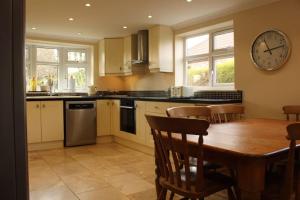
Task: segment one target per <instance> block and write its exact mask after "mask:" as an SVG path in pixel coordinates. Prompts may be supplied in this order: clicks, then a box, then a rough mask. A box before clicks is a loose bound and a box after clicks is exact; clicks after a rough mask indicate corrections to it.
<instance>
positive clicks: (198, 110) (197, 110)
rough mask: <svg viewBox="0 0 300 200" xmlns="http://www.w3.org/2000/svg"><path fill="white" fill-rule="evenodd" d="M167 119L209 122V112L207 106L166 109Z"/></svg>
mask: <svg viewBox="0 0 300 200" xmlns="http://www.w3.org/2000/svg"><path fill="white" fill-rule="evenodd" d="M167 115H168V116H169V117H177V118H196V119H206V120H208V121H209V120H210V116H211V112H210V109H209V108H208V107H207V106H180V107H173V108H168V109H167Z"/></svg>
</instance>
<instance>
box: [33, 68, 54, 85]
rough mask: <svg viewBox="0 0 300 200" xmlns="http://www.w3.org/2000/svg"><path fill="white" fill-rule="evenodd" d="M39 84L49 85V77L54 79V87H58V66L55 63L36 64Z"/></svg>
mask: <svg viewBox="0 0 300 200" xmlns="http://www.w3.org/2000/svg"><path fill="white" fill-rule="evenodd" d="M36 75H37V84H38V85H39V86H40V85H47V84H48V79H49V77H50V78H51V79H52V80H53V88H54V89H57V85H58V67H57V66H53V65H37V66H36Z"/></svg>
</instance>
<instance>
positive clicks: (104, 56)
mask: <svg viewBox="0 0 300 200" xmlns="http://www.w3.org/2000/svg"><path fill="white" fill-rule="evenodd" d="M126 44H127V43H126ZM127 48H128V47H127ZM128 74H130V69H129V68H124V39H123V38H109V39H103V40H101V41H100V42H99V75H100V76H106V75H128Z"/></svg>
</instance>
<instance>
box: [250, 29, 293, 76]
mask: <svg viewBox="0 0 300 200" xmlns="http://www.w3.org/2000/svg"><path fill="white" fill-rule="evenodd" d="M289 54H290V45H289V41H288V38H287V36H286V35H285V34H284V33H282V32H280V31H277V30H269V31H266V32H264V33H262V34H260V35H259V36H258V37H257V38H256V39H255V41H254V42H253V44H252V49H251V57H252V60H253V62H254V64H255V65H256V66H257V67H258V68H260V69H263V70H268V71H270V70H276V69H278V68H280V67H281V66H283V65H284V64H285V62H286V61H287V59H288V57H289Z"/></svg>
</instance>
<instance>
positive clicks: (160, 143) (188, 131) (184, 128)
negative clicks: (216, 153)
mask: <svg viewBox="0 0 300 200" xmlns="http://www.w3.org/2000/svg"><path fill="white" fill-rule="evenodd" d="M146 118H147V121H148V123H149V125H150V127H151V133H152V136H153V139H154V144H155V157H156V165H157V168H158V171H157V184H159V186H160V187H161V190H160V192H159V195H158V199H159V200H163V199H165V198H166V196H165V194H166V191H168V190H169V191H171V196H170V199H173V197H174V193H176V194H178V195H181V196H184V197H185V198H190V199H204V197H206V196H209V195H211V194H213V193H216V192H218V191H221V190H224V189H227V191H228V195H229V199H235V197H234V194H233V192H232V190H231V186H233V180H232V179H231V178H230V177H227V176H225V175H222V174H219V173H216V172H211V173H208V174H206V173H204V170H203V136H205V135H207V134H208V133H207V128H208V127H209V122H208V121H206V120H197V119H184V118H168V117H158V116H149V115H146ZM189 135H194V136H198V138H199V139H198V144H196V143H189V142H188V139H187V138H188V136H189ZM179 155H182V156H183V158H184V163H183V164H184V167H183V168H181V167H180V164H181V163H180V159H179ZM190 157H195V158H197V166H191V164H190V160H189V158H190ZM160 187H157V189H158V188H160Z"/></svg>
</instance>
